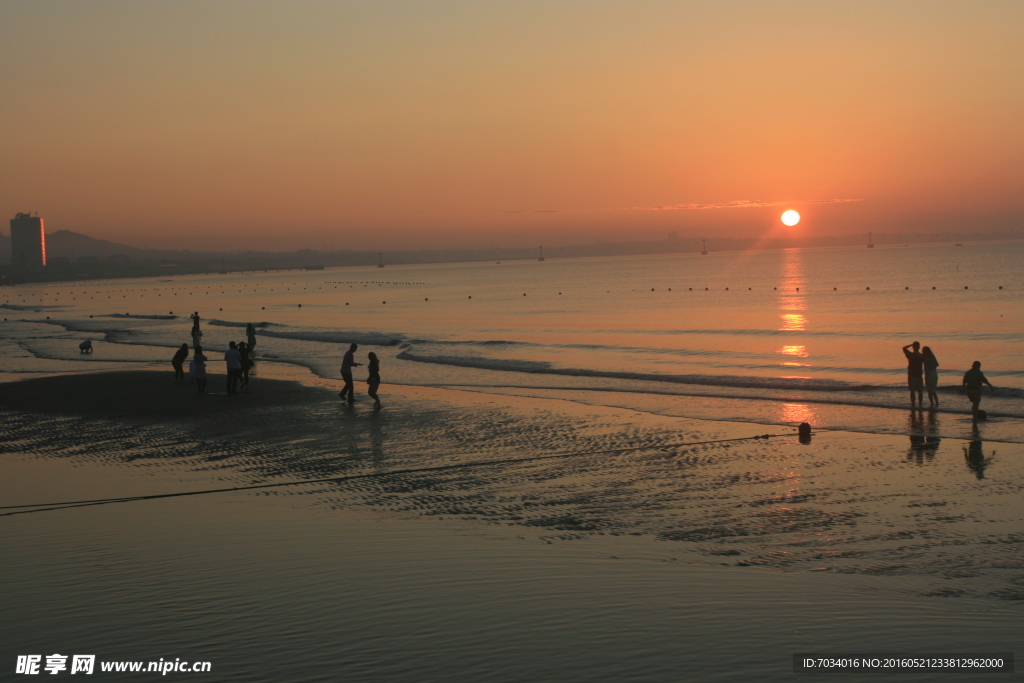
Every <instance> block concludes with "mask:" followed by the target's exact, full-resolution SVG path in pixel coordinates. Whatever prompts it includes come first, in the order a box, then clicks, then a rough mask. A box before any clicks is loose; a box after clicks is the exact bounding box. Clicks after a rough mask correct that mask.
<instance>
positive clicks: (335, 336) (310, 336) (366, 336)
mask: <svg viewBox="0 0 1024 683" xmlns="http://www.w3.org/2000/svg"><path fill="white" fill-rule="evenodd" d="M206 324H207V325H216V326H219V327H234V328H244V327H245V326H246V325H248V324H249V323H239V322H234V321H230V320H208V321H207V322H206ZM253 327H256V328H258V333H257V334H258V336H260V337H275V338H277V339H294V340H296V341H309V342H323V343H327V344H366V345H368V346H395V345H397V344H400V343H402V341H404V339H405V338H404V337H403V336H402V335H394V334H390V335H389V334H384V333H383V332H352V331H348V330H322V329H320V330H318V329H305V330H295V329H275V328H287V325H277V324H275V323H268V322H261V323H259V324H258V325H253Z"/></svg>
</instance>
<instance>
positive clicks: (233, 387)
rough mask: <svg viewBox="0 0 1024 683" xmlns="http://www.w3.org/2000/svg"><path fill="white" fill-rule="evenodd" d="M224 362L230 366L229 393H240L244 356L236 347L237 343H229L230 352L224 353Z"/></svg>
mask: <svg viewBox="0 0 1024 683" xmlns="http://www.w3.org/2000/svg"><path fill="white" fill-rule="evenodd" d="M224 361H225V363H227V366H228V393H229V394H237V393H238V378H239V377H241V376H242V354H240V353H239V352H238V349H237V348H236V347H235V342H228V350H227V351H226V352H225V353H224Z"/></svg>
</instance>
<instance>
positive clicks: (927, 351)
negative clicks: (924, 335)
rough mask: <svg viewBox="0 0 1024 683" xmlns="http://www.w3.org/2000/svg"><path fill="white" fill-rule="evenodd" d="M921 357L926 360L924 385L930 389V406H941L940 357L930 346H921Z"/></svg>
mask: <svg viewBox="0 0 1024 683" xmlns="http://www.w3.org/2000/svg"><path fill="white" fill-rule="evenodd" d="M921 358H922V360H923V362H924V385H925V388H926V389H928V407H929V408H938V407H939V394H938V393H937V389H938V387H939V359H938V358H936V357H935V354H934V353H933V352H932V349H931V347H930V346H924V347H922V348H921Z"/></svg>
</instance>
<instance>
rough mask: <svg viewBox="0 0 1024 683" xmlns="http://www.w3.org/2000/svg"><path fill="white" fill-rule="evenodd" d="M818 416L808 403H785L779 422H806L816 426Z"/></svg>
mask: <svg viewBox="0 0 1024 683" xmlns="http://www.w3.org/2000/svg"><path fill="white" fill-rule="evenodd" d="M817 418H818V416H817V415H816V414H815V413H814V408H812V407H811V406H809V405H807V404H806V403H783V404H782V411H781V413H780V415H779V420H780V421H782V422H797V423H800V422H806V423H807V424H809V425H812V426H813V425H814V424H816V421H817Z"/></svg>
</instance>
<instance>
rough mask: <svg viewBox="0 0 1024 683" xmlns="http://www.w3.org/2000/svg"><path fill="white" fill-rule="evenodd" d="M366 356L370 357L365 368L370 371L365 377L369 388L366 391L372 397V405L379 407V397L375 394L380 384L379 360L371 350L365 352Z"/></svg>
mask: <svg viewBox="0 0 1024 683" xmlns="http://www.w3.org/2000/svg"><path fill="white" fill-rule="evenodd" d="M367 358H369V359H370V363H369V365H368V367H367V369H368V370H369V371H370V376H369V377H367V378H366V382H367V384H369V385H370V386H369V388H368V389H367V390H366V393H368V394H369V395H370V398H372V399H373V407H374V408H380V398H379V397H378V396H377V387H379V386H380V361H379V360H377V354H375V353H374V352H373V351H370V353H368V354H367Z"/></svg>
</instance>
